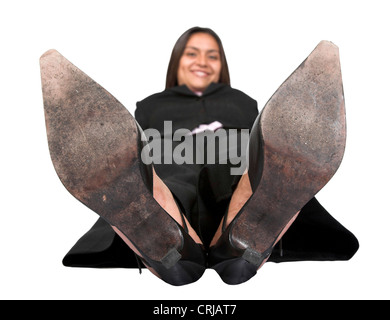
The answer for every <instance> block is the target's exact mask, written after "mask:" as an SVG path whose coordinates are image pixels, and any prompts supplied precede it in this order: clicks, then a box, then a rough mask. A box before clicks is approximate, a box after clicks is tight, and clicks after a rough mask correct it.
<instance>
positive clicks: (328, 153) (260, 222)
mask: <svg viewBox="0 0 390 320" xmlns="http://www.w3.org/2000/svg"><path fill="white" fill-rule="evenodd" d="M345 140H346V123H345V108H344V95H343V86H342V78H341V69H340V62H339V53H338V48H337V47H336V46H335V45H334V44H332V43H330V42H327V41H322V42H321V43H320V44H319V45H318V46H317V47H316V48H315V50H314V51H313V52H312V53H311V54H310V55H309V56H308V58H307V59H306V60H305V61H304V62H303V63H302V64H301V65H300V66H299V67H298V68H297V69H296V70H295V71H294V72H293V73H292V74H291V76H290V77H289V78H288V79H287V80H286V81H285V82H284V83H283V84H282V85H281V86H280V87H279V89H278V90H277V91H276V92H275V93H274V95H273V96H272V97H271V99H270V100H269V101H268V102H267V104H266V106H265V107H264V109H263V111H262V112H261V114H260V115H259V116H258V118H257V119H256V121H255V123H254V126H253V128H252V132H251V136H250V140H249V167H248V175H249V178H250V183H251V187H252V190H253V194H252V196H251V198H250V199H249V200H248V201H247V202H246V204H245V205H244V206H243V207H242V209H241V210H240V211H239V212H238V214H237V215H236V216H235V218H234V220H233V221H232V223H231V224H229V226H228V227H227V229H226V230H224V232H223V234H222V236H221V237H220V239H219V240H218V242H217V243H216V244H215V246H213V247H212V248H210V255H209V264H210V267H212V268H213V269H215V270H216V271H217V272H218V273H219V275H220V276H221V278H222V280H223V281H224V282H226V283H228V284H239V283H242V282H245V281H247V280H249V279H250V278H251V277H253V276H254V275H255V274H256V270H257V269H258V268H259V267H261V266H262V265H263V264H264V262H265V261H267V259H268V258H269V256H270V254H271V253H272V249H273V247H274V246H275V244H276V242H277V239H278V238H279V236H280V235H282V234H283V232H285V231H286V230H284V229H285V227H286V226H287V225H288V224H289V222H290V221H293V218H294V216H295V215H296V214H297V212H299V211H300V209H301V208H302V207H303V206H304V205H305V204H306V203H307V202H308V201H309V200H310V199H312V198H313V197H314V196H315V194H316V193H317V192H318V191H319V190H321V188H322V187H324V186H325V184H326V183H327V182H328V181H329V180H330V179H331V178H332V176H333V175H334V174H335V172H336V171H337V169H338V167H339V165H340V163H341V161H342V158H343V154H344V150H345Z"/></svg>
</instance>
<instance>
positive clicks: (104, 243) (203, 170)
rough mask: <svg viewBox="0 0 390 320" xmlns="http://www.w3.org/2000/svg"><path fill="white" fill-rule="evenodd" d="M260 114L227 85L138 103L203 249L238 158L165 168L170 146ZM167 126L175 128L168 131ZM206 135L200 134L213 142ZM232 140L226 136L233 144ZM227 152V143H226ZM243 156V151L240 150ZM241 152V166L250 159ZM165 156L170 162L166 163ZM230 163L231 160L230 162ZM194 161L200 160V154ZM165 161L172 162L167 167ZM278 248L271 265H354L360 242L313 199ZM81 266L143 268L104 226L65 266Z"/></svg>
mask: <svg viewBox="0 0 390 320" xmlns="http://www.w3.org/2000/svg"><path fill="white" fill-rule="evenodd" d="M257 115H258V109H257V102H256V101H255V100H253V99H252V98H250V97H249V96H247V95H246V94H244V93H243V92H241V91H239V90H235V89H233V88H231V87H230V86H227V85H224V84H211V85H210V86H209V87H208V88H207V90H206V91H205V92H204V93H203V95H202V96H197V95H196V94H194V93H193V92H192V91H190V90H189V89H188V88H187V87H186V86H180V87H174V88H171V89H167V90H165V91H163V92H161V93H158V94H154V95H152V96H150V97H148V98H146V99H144V100H142V101H141V102H138V103H137V109H136V111H135V118H136V120H137V121H138V123H139V124H140V126H141V127H142V128H143V129H144V130H146V129H150V128H153V129H157V130H158V131H159V132H160V134H161V141H160V143H161V146H162V149H163V151H162V155H163V157H162V159H161V164H155V165H154V167H155V170H156V172H157V174H158V176H159V177H160V178H161V179H162V180H163V181H164V183H165V184H166V185H167V186H168V187H169V189H170V190H171V192H172V193H173V195H174V197H175V199H176V201H177V203H178V205H179V206H180V207H181V209H182V211H183V212H184V214H185V215H186V217H187V219H188V220H189V221H190V223H191V225H192V227H193V228H194V229H195V231H197V233H198V235H199V236H200V237H201V239H202V241H203V243H204V244H205V245H206V247H207V245H208V244H209V243H210V241H211V239H212V237H213V235H214V233H215V231H216V229H217V228H218V225H219V223H220V221H221V219H222V217H223V215H224V214H225V212H226V210H227V207H228V204H229V201H230V198H231V196H232V193H233V191H234V188H235V186H236V184H237V183H238V180H239V178H240V176H237V175H232V174H231V169H232V168H233V167H237V163H238V162H237V161H236V160H237V159H236V158H235V159H233V158H232V159H230V158H229V154H228V153H229V152H228V151H226V152H225V153H224V152H222V153H217V157H216V162H215V164H197V163H196V161H194V163H193V164H182V165H178V164H176V163H175V161H172V163H171V164H166V163H165V164H164V160H166V159H165V158H166V156H167V154H165V153H164V151H165V150H164V141H169V142H170V143H172V150H174V149H175V147H177V146H178V145H180V144H182V143H183V142H182V141H181V140H180V141H172V134H173V133H175V132H176V130H178V129H182V128H185V129H188V130H190V131H191V130H193V129H195V128H196V127H198V126H199V125H201V124H209V123H212V122H214V121H219V122H220V123H221V124H222V126H223V128H224V129H238V134H239V138H238V139H237V141H241V140H240V130H241V131H243V130H245V129H246V130H248V129H250V128H251V127H252V125H253V123H254V121H255V119H256V117H257ZM164 121H171V123H172V128H171V129H172V130H171V132H167V130H164V128H165V129H166V127H164ZM207 135H208V133H201V134H197V136H198V137H201V138H203V137H205V138H207ZM229 139H230V136H228V138H227V140H229ZM189 143H193V144H194V145H193V146H194V147H195V148H197V154H198V153H202V152H203V153H204V154H205V156H207V153H208V152H210V150H209V149H207V150H206V147H207V143H206V145H205V146H206V147H204V149H203V147H202V148H201V149H202V150H199V147H198V146H197V145H196V141H195V139H193V140H192V141H190V142H189ZM227 145H229V144H227ZM238 149H239V150H241V148H240V145H239V147H238ZM239 150H236V151H237V152H238V153H236V155H237V154H238V155H239V156H241V160H242V159H244V158H245V157H244V156H245V155H243V154H240V152H239ZM164 154H165V156H164ZM226 157H227V158H229V159H230V160H231V161H227V162H224V161H223V159H225V158H226ZM194 159H195V155H194ZM165 162H166V161H165ZM282 243H283V245H282V246H281V245H276V246H275V249H274V252H273V254H272V255H271V257H270V259H269V260H268V261H274V262H284V261H299V260H318V261H321V260H348V259H350V258H351V257H352V256H353V255H354V254H355V253H356V251H357V250H358V247H359V245H358V241H357V239H356V238H355V237H354V235H353V234H352V233H350V232H349V231H348V230H347V229H345V228H344V227H343V226H342V225H341V224H339V223H338V222H337V221H336V220H335V219H333V218H332V217H331V216H330V215H329V213H328V212H327V211H326V210H325V209H324V208H323V207H322V206H321V205H320V204H319V202H318V201H317V200H316V199H315V198H313V199H312V200H311V201H310V202H309V203H308V204H307V205H306V206H305V207H304V208H303V209H302V210H301V213H300V214H299V215H298V218H297V219H296V221H295V222H294V223H293V225H292V226H291V227H290V229H289V230H288V231H287V232H286V234H285V235H284V236H283V238H282ZM63 263H64V265H66V266H76V267H130V268H132V267H137V262H136V260H135V257H134V255H133V254H132V252H131V249H129V248H128V247H127V246H126V245H125V244H124V242H123V241H122V240H121V239H120V238H119V237H118V236H117V235H116V234H115V232H114V231H113V230H112V228H111V227H110V226H109V225H108V224H107V223H105V222H104V221H103V220H102V219H99V220H98V221H97V223H96V224H95V225H94V226H93V227H92V229H91V230H90V231H88V232H87V233H86V234H85V235H84V236H83V237H82V238H81V239H80V240H79V241H78V242H77V243H76V245H75V246H74V247H73V248H72V249H71V250H70V252H69V253H68V254H67V255H66V257H65V258H64V261H63Z"/></svg>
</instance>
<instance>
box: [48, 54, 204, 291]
mask: <svg viewBox="0 0 390 320" xmlns="http://www.w3.org/2000/svg"><path fill="white" fill-rule="evenodd" d="M40 64H41V79H42V91H43V100H44V110H45V120H46V129H47V138H48V143H49V150H50V155H51V159H52V162H53V165H54V167H55V170H56V172H57V174H58V176H59V178H60V180H61V181H62V183H63V184H64V186H65V187H66V189H67V190H68V191H69V192H70V193H71V194H72V195H73V196H74V197H76V198H77V199H78V200H80V201H81V202H82V203H83V204H85V205H86V206H87V207H89V208H90V209H92V210H93V211H95V212H96V213H98V214H99V215H100V216H101V217H102V218H103V219H105V220H106V221H107V222H108V223H109V224H111V225H112V226H114V227H116V228H117V229H118V230H119V231H120V232H121V233H122V234H123V235H125V236H126V238H127V239H129V240H130V242H131V243H132V245H133V247H132V249H133V250H135V251H136V252H137V253H139V254H140V255H141V257H142V258H143V261H144V262H145V263H146V264H148V265H149V266H152V268H153V269H155V270H156V271H157V273H158V274H159V275H160V276H162V278H163V280H165V281H167V282H168V283H171V284H175V285H180V284H186V283H189V282H193V281H196V280H197V279H198V278H199V277H200V276H201V274H202V273H203V271H204V267H203V266H198V265H197V264H196V263H194V270H193V272H192V271H190V272H184V273H183V275H182V277H181V278H180V275H179V278H180V279H178V277H177V276H174V277H173V278H172V279H171V273H170V272H169V271H170V270H169V269H171V268H173V267H175V268H179V269H180V267H178V265H177V264H178V263H179V261H181V262H180V263H182V262H183V261H184V260H185V259H186V257H185V256H183V250H184V249H185V251H186V253H185V255H187V256H188V257H189V256H191V255H192V254H193V255H195V259H194V260H196V259H200V260H202V258H201V256H202V253H201V252H200V249H199V247H198V246H197V245H196V244H195V243H191V241H192V240H191V239H189V237H188V235H186V233H185V231H184V230H183V229H182V228H181V226H179V225H178V224H177V223H176V221H174V219H173V218H172V217H171V216H170V215H169V214H168V213H167V212H165V211H164V210H163V209H162V208H161V207H160V206H159V204H158V203H157V202H156V201H155V199H154V198H153V195H152V192H153V191H152V190H153V189H152V186H153V174H152V166H151V165H149V166H146V165H144V164H143V163H142V162H141V161H140V152H141V150H142V148H143V147H144V145H143V142H142V141H141V134H142V130H141V129H140V128H139V126H138V124H137V122H136V121H135V119H134V118H133V117H132V116H131V114H130V113H129V112H128V111H127V109H126V108H125V107H123V106H122V105H121V103H120V102H119V101H118V100H117V99H115V98H114V97H113V96H112V95H111V94H110V93H109V92H107V91H106V90H105V89H104V88H102V87H101V86H100V85H99V84H97V83H96V82H95V81H94V80H92V79H91V78H90V77H89V76H87V75H86V74H85V73H83V72H82V71H81V70H79V69H78V68H77V67H75V66H74V65H73V64H71V63H70V62H69V61H68V60H66V59H65V58H64V57H63V56H62V55H61V54H59V53H58V52H57V51H55V50H50V51H48V52H46V53H45V54H44V55H42V57H41V59H40ZM192 242H193V241H192ZM185 246H187V248H184V247H185ZM188 246H189V247H191V248H189V247H188ZM191 250H192V251H193V252H191ZM191 260H192V259H190V258H189V259H188V261H186V262H185V264H186V265H188V264H192V263H193V262H192V261H191ZM187 269H188V268H187ZM172 282H174V283H172Z"/></svg>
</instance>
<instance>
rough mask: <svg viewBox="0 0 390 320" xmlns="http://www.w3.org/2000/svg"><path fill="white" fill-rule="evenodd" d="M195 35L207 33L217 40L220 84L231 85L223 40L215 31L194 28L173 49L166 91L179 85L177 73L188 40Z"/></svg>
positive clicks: (183, 35) (185, 33)
mask: <svg viewBox="0 0 390 320" xmlns="http://www.w3.org/2000/svg"><path fill="white" fill-rule="evenodd" d="M195 33H207V34H209V35H211V36H212V37H213V38H214V39H215V41H217V43H218V46H219V51H220V57H221V74H220V77H219V82H220V83H225V84H228V85H230V75H229V68H228V65H227V61H226V55H225V51H224V50H223V46H222V41H221V39H220V38H219V37H218V35H217V34H216V33H215V32H214V31H213V30H211V29H209V28H201V27H194V28H191V29H189V30H187V31H186V32H184V33H183V34H182V36H181V37H180V38H179V39H178V40H177V42H176V44H175V46H174V47H173V50H172V54H171V59H170V61H169V65H168V71H167V80H166V84H165V88H166V89H168V88H172V87H175V86H177V85H178V82H177V71H178V69H179V62H180V59H181V57H182V55H183V52H184V49H185V47H186V45H187V42H188V40H189V39H190V37H191V36H192V35H193V34H195Z"/></svg>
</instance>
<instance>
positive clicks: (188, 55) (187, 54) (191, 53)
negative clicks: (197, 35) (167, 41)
mask: <svg viewBox="0 0 390 320" xmlns="http://www.w3.org/2000/svg"><path fill="white" fill-rule="evenodd" d="M186 56H187V57H195V56H196V53H195V52H187V53H186Z"/></svg>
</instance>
